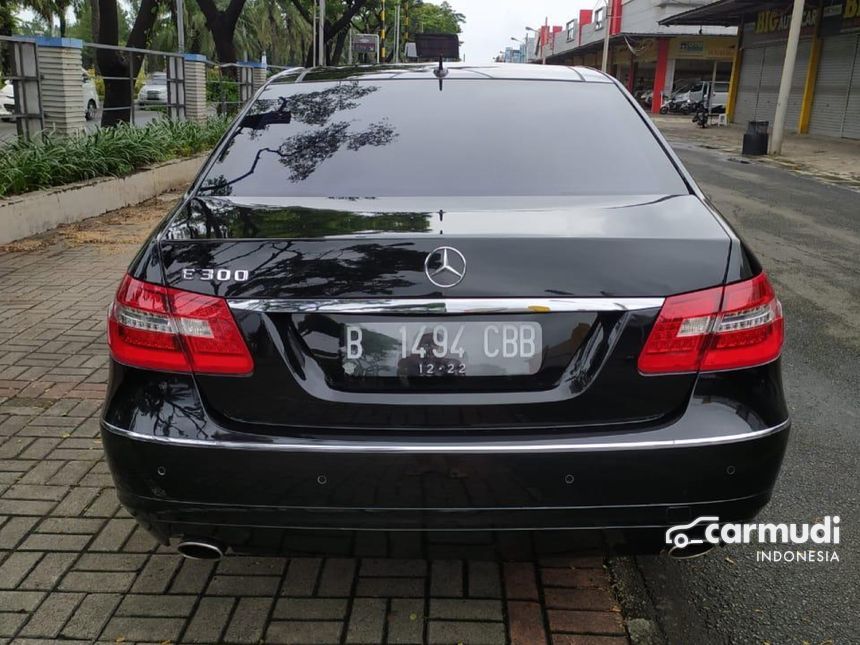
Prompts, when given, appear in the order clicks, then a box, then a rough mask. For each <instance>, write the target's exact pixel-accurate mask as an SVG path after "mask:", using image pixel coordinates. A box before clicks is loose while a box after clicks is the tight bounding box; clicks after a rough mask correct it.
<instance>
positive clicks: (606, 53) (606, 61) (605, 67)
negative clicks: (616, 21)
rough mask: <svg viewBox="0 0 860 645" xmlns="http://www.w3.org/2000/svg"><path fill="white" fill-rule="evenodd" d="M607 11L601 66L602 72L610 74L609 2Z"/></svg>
mask: <svg viewBox="0 0 860 645" xmlns="http://www.w3.org/2000/svg"><path fill="white" fill-rule="evenodd" d="M605 6H606V10H605V11H604V12H603V13H605V14H606V15H605V16H604V17H603V63H602V64H601V66H600V71H602V72H603V73H604V74H608V73H609V25H610V21H611V16H610V15H609V12H610V10H611V9H610V7H609V0H607V2H606V5H605Z"/></svg>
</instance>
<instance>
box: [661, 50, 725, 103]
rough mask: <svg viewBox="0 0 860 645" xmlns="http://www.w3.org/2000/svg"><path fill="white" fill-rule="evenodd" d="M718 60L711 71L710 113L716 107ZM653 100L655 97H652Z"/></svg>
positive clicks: (709, 90)
mask: <svg viewBox="0 0 860 645" xmlns="http://www.w3.org/2000/svg"><path fill="white" fill-rule="evenodd" d="M717 65H718V63H717V61H714V71H713V72H712V73H711V87H710V88H709V89H708V114H710V113H711V108H712V107H714V106H713V105H712V103H713V102H714V88H715V87H716V85H717ZM652 100H653V99H652Z"/></svg>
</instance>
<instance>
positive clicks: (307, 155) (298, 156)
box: [277, 120, 397, 182]
mask: <svg viewBox="0 0 860 645" xmlns="http://www.w3.org/2000/svg"><path fill="white" fill-rule="evenodd" d="M348 129H349V123H348V122H346V121H342V122H340V123H332V124H331V125H329V126H326V127H325V128H322V129H321V130H318V131H316V132H305V133H303V134H297V135H295V136H293V137H290V138H289V139H287V140H286V141H284V143H283V144H281V147H280V148H278V151H277V154H278V156H279V157H280V158H281V159H280V162H281V163H282V164H283V165H284V166H286V167H287V168H289V169H290V171H291V173H290V181H293V182H297V181H304V180H305V179H307V178H308V177H310V176H311V175H312V174H313V173H314V171H315V170H316V169H317V167H318V166H319V165H320V164H321V163H322V162H323V161H325V160H326V159H331V158H332V157H333V156H334V155H335V153H337V152H338V151H339V150H340V149H341V148H342V147H343V146H344V145H346V147H347V149H348V150H352V151H358V150H361V149H362V148H363V147H365V146H373V147H375V148H376V147H380V146H385V145H388V144H389V143H391V142H392V141H393V140H394V139H395V137H396V136H397V135H396V134H395V132H394V128H392V127H391V126H390V125H388V123H387V122H386V121H384V120H383V121H381V122H379V123H371V124H370V125H369V126H368V127H367V130H365V131H364V132H357V133H355V134H352V133H350V132H348V131H347V130H348Z"/></svg>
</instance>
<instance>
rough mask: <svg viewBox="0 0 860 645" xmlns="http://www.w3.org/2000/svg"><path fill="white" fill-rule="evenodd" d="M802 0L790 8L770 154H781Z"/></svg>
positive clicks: (803, 4) (803, 3)
mask: <svg viewBox="0 0 860 645" xmlns="http://www.w3.org/2000/svg"><path fill="white" fill-rule="evenodd" d="M804 6H805V2H804V0H794V7H793V8H792V10H791V24H790V25H789V27H788V43H787V44H786V47H785V63H783V65H782V79H780V81H779V95H778V96H777V99H776V115H775V116H774V119H773V138H771V140H770V150H769V151H768V152H769V153H770V154H772V155H779V154H782V140H783V138H784V137H785V118H786V115H787V114H788V97H789V95H790V94H791V79H792V77H793V76H794V64H795V63H796V62H797V45H798V43H799V42H800V27H801V25H802V24H803V9H804Z"/></svg>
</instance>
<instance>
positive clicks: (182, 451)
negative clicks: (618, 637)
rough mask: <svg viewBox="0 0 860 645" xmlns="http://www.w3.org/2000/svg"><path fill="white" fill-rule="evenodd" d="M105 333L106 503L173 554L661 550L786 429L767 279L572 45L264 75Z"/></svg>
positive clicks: (742, 507) (619, 94)
mask: <svg viewBox="0 0 860 645" xmlns="http://www.w3.org/2000/svg"><path fill="white" fill-rule="evenodd" d="M523 141H529V142H530V144H531V145H529V146H526V147H525V148H523V146H522V145H521V144H522V142H523ZM571 150H576V152H577V154H575V155H571V154H570V151H571ZM514 152H515V154H514ZM380 168H384V169H385V171H384V172H380ZM117 277H118V278H119V276H117ZM108 330H109V331H108V341H109V346H110V375H109V380H108V386H107V397H106V403H105V406H104V409H103V416H102V420H101V428H102V440H103V446H104V449H105V452H106V454H107V458H108V463H109V465H110V469H111V472H112V473H113V477H114V481H115V482H116V485H117V490H118V494H119V498H120V500H121V502H122V504H123V505H125V507H126V508H127V509H129V511H130V512H131V514H132V515H133V516H134V517H135V518H136V519H137V521H138V522H140V524H141V525H142V526H143V527H145V528H146V529H147V530H148V531H150V532H151V533H152V535H154V536H155V537H156V538H157V539H158V540H159V541H160V542H162V543H164V544H167V543H169V542H171V541H173V542H174V544H176V545H177V547H178V549H179V551H180V552H181V553H182V554H184V555H185V556H187V557H200V558H216V557H220V556H221V555H222V554H223V553H224V551H225V549H227V548H228V547H231V548H233V549H234V550H237V551H243V550H249V549H251V548H252V547H255V546H260V545H263V544H266V545H268V547H266V548H270V549H271V548H273V547H272V546H271V545H272V544H278V543H279V542H278V538H275V537H273V536H277V535H278V534H279V532H280V531H283V530H288V529H289V530H293V529H298V528H302V529H333V528H334V529H381V530H387V529H410V530H431V529H432V530H436V529H439V530H461V529H480V530H501V529H603V528H605V527H620V528H628V529H635V528H642V527H649V528H650V529H651V530H654V529H658V528H659V527H662V528H660V529H659V530H660V540H661V542H662V540H663V535H664V533H665V528H666V527H669V526H672V525H674V524H679V523H683V522H686V521H689V520H690V519H691V518H693V517H695V516H697V515H713V516H719V517H720V519H721V521H743V520H745V519H748V518H751V517H752V516H754V515H755V514H756V513H757V512H758V511H759V510H760V509H761V508H762V507H763V506H764V505H765V504H766V503H767V502H768V500H769V499H770V497H771V491H772V490H773V487H774V484H775V481H776V478H777V474H778V471H779V469H780V465H781V462H782V457H783V452H784V450H785V447H786V441H787V438H788V428H789V424H790V421H789V416H788V412H787V408H786V403H785V399H784V396H783V389H782V380H781V376H780V369H781V368H780V354H781V351H782V344H783V313H782V308H781V306H780V303H779V300H777V297H776V295H775V294H774V290H773V287H772V286H771V284H770V282H769V281H768V278H767V275H766V274H765V272H764V271H763V269H762V267H761V265H760V264H759V262H758V260H757V259H756V258H755V256H754V255H753V254H752V252H751V251H750V249H749V247H748V246H747V245H746V244H745V243H744V242H743V241H742V239H741V238H740V237H739V235H738V233H737V232H736V231H735V230H734V229H733V228H732V227H731V226H730V225H729V223H728V222H727V221H726V220H725V219H723V218H722V217H721V216H720V215H719V214H718V213H717V212H716V211H715V210H714V209H713V206H712V205H711V204H710V203H709V202H708V200H707V198H706V197H705V195H704V194H703V193H702V191H701V190H700V189H699V187H698V186H697V185H696V183H695V182H694V180H693V179H692V177H691V176H690V174H689V173H688V172H687V170H686V169H685V168H684V166H683V164H682V162H681V161H680V159H679V158H678V157H677V156H676V155H675V153H674V152H673V151H672V149H671V148H670V147H669V145H668V144H667V143H666V141H665V140H664V139H663V137H662V136H661V135H660V133H659V132H658V130H657V129H656V127H655V126H654V125H653V123H652V122H651V120H650V119H648V118H646V116H645V114H644V113H643V112H642V110H641V108H640V107H639V106H638V105H636V102H635V100H634V99H633V97H632V96H631V95H630V94H629V93H628V92H627V91H626V90H625V89H624V88H623V87H622V86H621V85H620V84H619V83H618V82H617V81H616V80H615V79H613V78H611V77H609V76H606V75H604V74H602V73H600V72H598V71H595V70H592V69H589V68H585V67H577V68H567V67H555V66H546V67H544V66H539V65H522V66H519V67H514V66H512V65H511V64H499V65H492V64H491V65H482V66H481V67H480V69H474V68H473V67H470V66H468V65H461V64H451V65H449V66H448V68H447V69H445V70H443V73H440V72H439V71H438V69H437V68H436V66H435V65H425V64H415V65H403V66H400V67H399V68H398V67H392V66H390V65H389V66H384V67H378V68H377V67H374V66H370V67H366V68H360V69H340V68H327V69H312V70H308V71H306V72H303V73H288V74H283V75H278V76H276V77H274V79H273V80H270V81H269V82H268V84H267V85H266V86H265V88H264V89H263V90H262V91H261V94H260V95H259V96H258V98H257V99H256V100H255V101H254V102H252V103H251V104H250V105H249V106H248V107H247V108H246V109H245V110H244V111H243V112H242V113H241V114H240V115H239V116H238V117H237V119H236V121H235V122H234V124H233V125H232V127H231V128H230V130H229V131H228V133H227V134H226V136H225V138H224V141H223V142H222V143H221V144H220V145H219V146H218V147H217V148H216V149H215V150H214V151H213V153H212V155H211V156H210V158H209V160H208V161H207V162H206V163H205V165H204V167H203V169H202V171H201V173H200V175H199V176H198V177H197V179H196V180H195V182H194V183H193V185H192V186H191V188H190V189H189V191H188V193H187V194H186V196H185V197H184V198H183V200H182V201H181V203H180V204H178V205H177V206H176V207H175V209H174V210H173V211H172V212H171V213H170V214H169V215H167V216H166V218H165V219H164V220H163V221H162V222H161V223H160V224H159V225H158V226H157V228H156V230H155V231H154V232H153V233H152V235H151V236H150V237H149V239H148V240H147V241H146V242H145V243H144V244H143V247H142V248H141V250H140V251H139V253H138V255H137V257H136V258H135V260H134V261H133V262H132V263H131V265H130V266H129V268H128V272H127V274H126V275H125V276H123V277H122V279H121V281H120V286H119V289H118V291H117V293H116V297H115V299H114V301H113V304H112V305H111V307H110V312H109V315H108ZM270 540H271V541H270Z"/></svg>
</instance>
